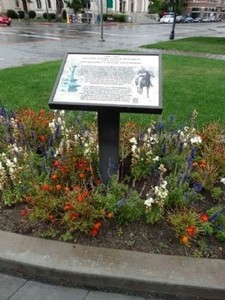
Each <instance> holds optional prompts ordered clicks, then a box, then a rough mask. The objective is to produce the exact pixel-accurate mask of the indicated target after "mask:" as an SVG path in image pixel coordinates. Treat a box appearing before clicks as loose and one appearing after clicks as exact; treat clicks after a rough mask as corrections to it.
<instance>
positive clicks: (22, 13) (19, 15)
mask: <svg viewBox="0 0 225 300" xmlns="http://www.w3.org/2000/svg"><path fill="white" fill-rule="evenodd" d="M18 17H19V19H24V17H25V13H24V11H23V10H19V11H18Z"/></svg>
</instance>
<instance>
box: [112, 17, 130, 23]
mask: <svg viewBox="0 0 225 300" xmlns="http://www.w3.org/2000/svg"><path fill="white" fill-rule="evenodd" d="M113 17H114V20H115V21H116V22H121V23H124V22H126V18H127V16H126V15H114V16H113Z"/></svg>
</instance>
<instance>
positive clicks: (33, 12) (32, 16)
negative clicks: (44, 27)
mask: <svg viewBox="0 0 225 300" xmlns="http://www.w3.org/2000/svg"><path fill="white" fill-rule="evenodd" d="M28 14H29V18H30V19H35V18H36V15H37V14H36V11H34V10H29V12H28Z"/></svg>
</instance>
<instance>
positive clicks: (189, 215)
mask: <svg viewBox="0 0 225 300" xmlns="http://www.w3.org/2000/svg"><path fill="white" fill-rule="evenodd" d="M168 220H169V222H170V224H171V226H172V228H173V229H174V231H175V234H176V236H177V237H182V236H185V235H188V232H187V229H188V228H190V227H191V228H194V231H193V234H192V235H191V237H192V238H193V237H195V236H196V235H198V234H199V232H200V230H201V228H200V224H201V222H200V215H199V214H198V213H197V211H196V210H194V209H191V208H189V209H186V208H183V209H180V210H175V211H171V212H169V214H168Z"/></svg>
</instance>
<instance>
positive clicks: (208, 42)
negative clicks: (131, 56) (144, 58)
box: [141, 37, 225, 55]
mask: <svg viewBox="0 0 225 300" xmlns="http://www.w3.org/2000/svg"><path fill="white" fill-rule="evenodd" d="M141 48H147V49H162V50H179V51H190V52H199V53H210V54H222V55H224V53H225V38H224V37H215V38H214V37H189V38H184V39H178V40H173V41H168V42H159V43H156V44H151V45H143V46H142V47H141Z"/></svg>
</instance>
